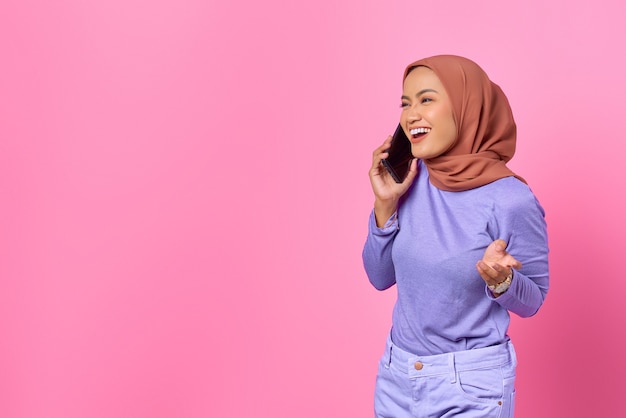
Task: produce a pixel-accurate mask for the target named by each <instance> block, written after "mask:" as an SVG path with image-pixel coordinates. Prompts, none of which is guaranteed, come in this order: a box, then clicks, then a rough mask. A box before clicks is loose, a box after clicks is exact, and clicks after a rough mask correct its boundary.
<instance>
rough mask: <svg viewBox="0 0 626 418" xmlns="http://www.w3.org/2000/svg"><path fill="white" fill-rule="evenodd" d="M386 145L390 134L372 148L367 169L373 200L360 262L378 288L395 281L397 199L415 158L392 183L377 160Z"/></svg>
mask: <svg viewBox="0 0 626 418" xmlns="http://www.w3.org/2000/svg"><path fill="white" fill-rule="evenodd" d="M390 145H391V137H388V138H387V140H386V141H385V142H384V143H383V144H382V145H381V146H380V147H378V148H376V150H374V154H373V157H372V167H371V168H370V171H369V177H370V183H371V184H372V190H373V191H374V196H375V200H374V210H373V211H372V213H371V215H370V220H369V233H368V235H367V241H366V242H365V247H364V248H363V265H364V267H365V271H366V273H367V276H368V278H369V280H370V283H372V285H373V286H374V287H375V288H376V289H378V290H385V289H387V288H389V287H391V286H393V285H394V284H395V282H396V278H395V271H394V268H393V261H392V260H391V247H392V244H393V240H394V238H395V236H396V233H397V231H398V217H397V210H398V202H399V200H400V197H401V196H402V195H403V194H404V193H406V191H407V190H408V188H409V186H410V185H411V183H412V182H413V179H414V178H415V175H416V174H417V160H413V161H412V162H411V166H410V168H409V173H408V175H407V177H406V179H405V180H404V181H403V182H402V183H396V182H395V181H394V180H393V179H392V178H391V175H389V173H388V172H387V170H386V169H385V168H384V167H383V166H382V164H381V162H380V161H381V160H382V159H383V158H387V157H388V156H389V154H388V153H387V152H386V151H387V149H389V147H390Z"/></svg>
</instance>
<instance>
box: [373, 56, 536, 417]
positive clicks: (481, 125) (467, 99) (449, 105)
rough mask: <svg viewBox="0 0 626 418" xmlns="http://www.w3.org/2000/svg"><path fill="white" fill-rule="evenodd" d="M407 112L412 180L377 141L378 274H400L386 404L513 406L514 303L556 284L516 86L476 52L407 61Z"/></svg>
mask: <svg viewBox="0 0 626 418" xmlns="http://www.w3.org/2000/svg"><path fill="white" fill-rule="evenodd" d="M401 100H402V105H401V108H402V111H401V115H400V125H401V126H402V128H403V129H404V132H405V133H406V135H407V137H408V138H409V140H410V142H411V151H412V154H413V157H415V159H414V160H413V161H412V163H411V167H410V170H409V174H408V176H407V177H406V179H405V180H404V181H403V182H402V183H396V182H395V181H394V180H393V179H392V177H391V176H390V175H389V173H388V172H387V171H386V169H385V168H384V167H383V166H382V164H381V160H382V159H384V158H386V157H387V156H388V154H387V152H386V151H387V150H388V149H389V147H390V144H391V137H388V138H387V140H386V141H385V142H384V143H383V144H382V145H381V146H380V147H378V148H377V149H376V150H375V151H374V154H373V161H372V167H371V169H370V172H369V176H370V181H371V184H372V189H373V191H374V195H375V201H374V210H373V211H372V213H371V216H370V224H369V234H368V237H367V240H366V243H365V247H364V249H363V261H364V266H365V270H366V272H367V275H368V277H369V280H370V282H371V283H372V285H373V286H374V287H375V288H377V289H379V290H384V289H387V288H389V287H391V286H393V285H396V288H397V294H398V296H397V301H396V304H395V307H394V310H393V316H392V329H391V332H390V335H389V337H388V340H387V345H386V349H385V353H384V355H383V356H382V358H381V361H380V365H379V372H378V376H377V379H376V390H375V401H374V404H375V412H376V416H377V417H393V418H402V417H437V418H440V417H481V418H485V417H494V418H495V417H502V418H507V417H513V411H514V403H515V389H514V383H515V367H516V364H517V360H516V357H515V351H514V348H513V345H512V343H511V341H510V339H509V337H508V335H507V330H508V326H509V312H513V313H515V314H517V315H519V316H521V317H528V316H531V315H534V314H535V313H536V312H537V310H538V309H539V307H540V306H541V305H542V303H543V301H544V298H545V296H546V293H547V291H548V244H547V235H546V224H545V220H544V212H543V209H542V208H541V206H540V204H539V202H538V201H537V199H536V198H535V196H534V195H533V193H532V192H531V190H530V188H529V187H528V186H527V184H526V183H525V181H524V180H523V179H522V178H521V177H519V176H517V175H516V174H515V173H513V172H512V171H511V170H510V169H509V168H508V167H507V166H506V163H507V162H508V161H509V160H510V159H511V158H512V157H513V154H514V152H515V141H516V127H515V122H514V120H513V115H512V113H511V109H510V106H509V103H508V100H507V98H506V96H505V95H504V93H503V92H502V90H501V89H500V88H499V87H498V86H497V85H496V84H494V83H493V82H491V81H490V80H489V78H488V77H487V75H486V74H485V72H484V71H483V70H482V69H481V68H480V67H479V66H478V65H477V64H476V63H474V62H472V61H470V60H468V59H466V58H462V57H458V56H450V55H442V56H435V57H430V58H426V59H422V60H420V61H416V62H414V63H412V64H410V65H409V66H408V67H407V68H406V70H405V72H404V83H403V93H402V99H401Z"/></svg>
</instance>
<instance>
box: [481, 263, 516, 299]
mask: <svg viewBox="0 0 626 418" xmlns="http://www.w3.org/2000/svg"><path fill="white" fill-rule="evenodd" d="M512 282H513V269H512V268H511V271H510V273H509V274H508V275H507V276H506V279H504V280H503V281H501V282H500V283H498V284H490V285H487V287H488V288H489V290H491V293H493V295H494V296H495V297H498V296H500V295H501V294H503V293H504V292H506V291H507V290H509V287H511V283H512Z"/></svg>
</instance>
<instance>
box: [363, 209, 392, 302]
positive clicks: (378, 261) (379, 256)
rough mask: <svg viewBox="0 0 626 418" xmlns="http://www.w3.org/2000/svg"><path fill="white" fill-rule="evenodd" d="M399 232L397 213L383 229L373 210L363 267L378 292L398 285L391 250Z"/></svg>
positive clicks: (364, 251)
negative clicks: (377, 221)
mask: <svg viewBox="0 0 626 418" xmlns="http://www.w3.org/2000/svg"><path fill="white" fill-rule="evenodd" d="M397 232H398V215H397V212H396V213H394V214H393V215H391V217H390V218H389V220H388V221H387V222H386V223H385V225H383V227H382V228H379V227H378V226H377V225H376V216H375V215H374V211H373V210H372V212H371V214H370V218H369V227H368V234H367V240H366V241H365V246H364V247H363V266H364V267H365V272H366V273H367V277H368V278H369V281H370V283H371V284H372V285H373V286H374V287H375V288H376V289H378V290H385V289H388V288H390V287H391V286H393V285H394V284H395V283H396V274H395V270H394V267H393V260H392V259H391V248H392V244H393V240H394V238H395V236H396V233H397Z"/></svg>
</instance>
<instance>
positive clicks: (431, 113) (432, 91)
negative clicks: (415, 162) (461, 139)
mask: <svg viewBox="0 0 626 418" xmlns="http://www.w3.org/2000/svg"><path fill="white" fill-rule="evenodd" d="M400 124H401V125H402V128H403V129H404V133H405V134H406V135H407V137H408V138H409V140H410V141H411V152H412V153H413V156H414V157H416V158H421V159H429V158H434V157H438V156H440V155H442V154H443V153H445V152H446V151H448V150H449V149H450V148H451V147H452V146H453V145H454V143H455V142H456V139H457V129H456V123H455V122H454V115H453V113H452V104H451V103H450V99H449V97H448V93H447V92H446V90H445V89H444V87H443V84H441V81H440V80H439V77H437V75H436V74H435V73H434V72H433V71H432V70H431V69H430V68H427V67H417V68H415V69H414V70H412V71H411V72H410V73H409V74H408V75H407V77H406V78H405V79H404V88H403V92H402V114H401V115H400Z"/></svg>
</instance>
